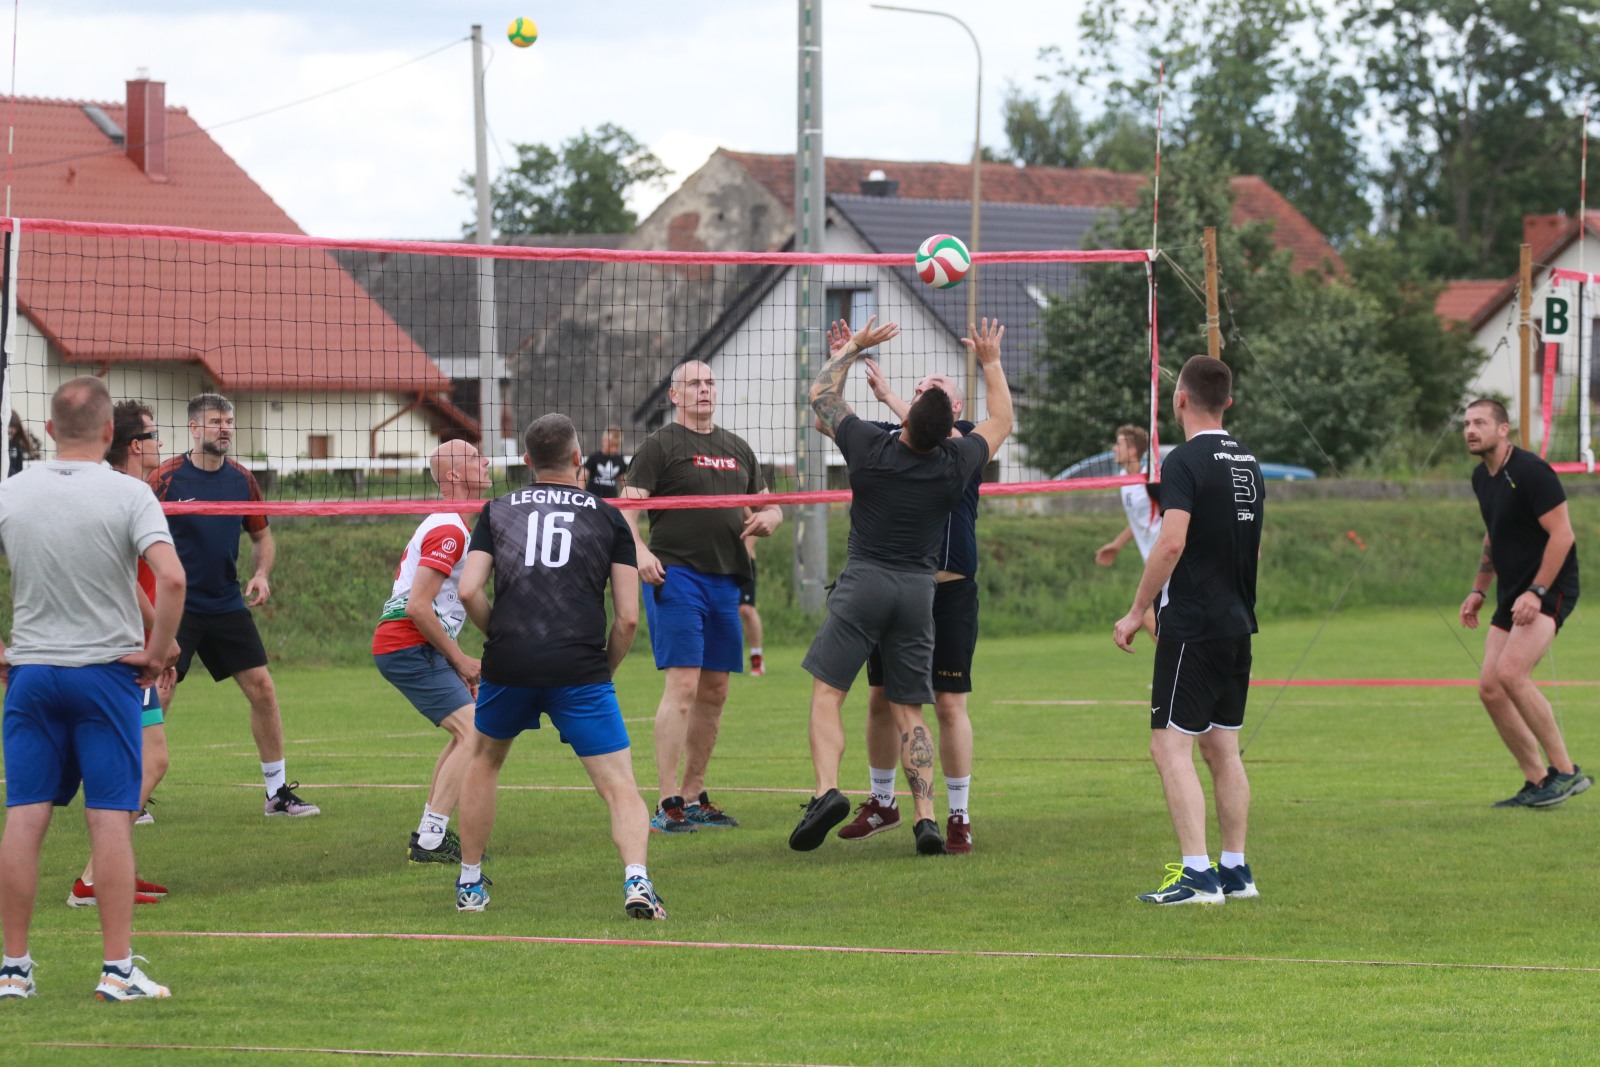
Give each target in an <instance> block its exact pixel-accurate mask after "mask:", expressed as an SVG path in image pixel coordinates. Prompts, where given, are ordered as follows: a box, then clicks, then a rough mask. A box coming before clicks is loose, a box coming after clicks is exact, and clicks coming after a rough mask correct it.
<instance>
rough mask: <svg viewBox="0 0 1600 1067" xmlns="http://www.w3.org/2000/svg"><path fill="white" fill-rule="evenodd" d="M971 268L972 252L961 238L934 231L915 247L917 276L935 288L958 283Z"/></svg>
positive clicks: (944, 287) (946, 287) (947, 286)
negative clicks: (919, 245) (920, 244)
mask: <svg viewBox="0 0 1600 1067" xmlns="http://www.w3.org/2000/svg"><path fill="white" fill-rule="evenodd" d="M971 269H972V253H970V252H968V251H967V246H966V245H964V244H962V243H961V238H959V237H952V236H951V235H950V234H948V233H936V234H934V235H933V236H932V237H930V238H928V239H927V240H926V241H924V242H922V246H921V247H920V248H918V249H917V277H919V278H921V279H922V280H923V281H925V282H927V283H928V284H929V285H931V286H933V287H934V288H936V289H949V288H950V287H951V286H953V285H960V284H961V279H963V278H965V277H966V276H967V271H969V270H971Z"/></svg>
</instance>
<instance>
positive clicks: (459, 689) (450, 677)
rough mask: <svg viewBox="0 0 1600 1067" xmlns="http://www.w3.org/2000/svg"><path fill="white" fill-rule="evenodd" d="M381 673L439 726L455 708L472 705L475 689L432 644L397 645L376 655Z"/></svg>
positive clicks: (457, 709) (413, 705) (374, 657)
mask: <svg viewBox="0 0 1600 1067" xmlns="http://www.w3.org/2000/svg"><path fill="white" fill-rule="evenodd" d="M372 662H374V663H376V664H377V665H378V673H379V674H381V675H383V677H384V680H385V681H387V682H388V683H389V684H390V685H392V686H394V687H395V688H396V689H398V690H400V695H401V696H403V697H405V698H406V699H407V700H409V701H411V706H412V707H414V708H416V709H417V710H418V711H420V712H422V714H423V715H424V716H426V717H427V720H428V721H429V722H431V723H433V725H435V726H438V725H440V724H441V723H443V722H444V721H445V719H447V718H449V717H450V713H451V712H455V711H460V710H461V709H462V708H466V707H471V706H472V691H471V690H469V689H468V688H467V683H465V682H463V681H462V680H461V675H459V674H457V673H456V672H455V668H454V667H451V666H450V664H448V663H446V662H445V658H444V656H442V655H440V653H439V650H438V649H437V648H434V647H433V646H432V645H412V646H411V647H410V648H397V649H395V650H394V651H393V652H384V653H381V654H379V655H375V656H373V657H372Z"/></svg>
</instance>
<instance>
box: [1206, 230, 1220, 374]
mask: <svg viewBox="0 0 1600 1067" xmlns="http://www.w3.org/2000/svg"><path fill="white" fill-rule="evenodd" d="M1205 246H1206V353H1207V354H1208V355H1209V356H1210V357H1211V358H1212V359H1221V358H1222V316H1221V314H1220V312H1219V310H1218V306H1217V304H1218V301H1217V290H1218V288H1219V286H1218V284H1217V281H1218V279H1217V228H1216V227H1215V226H1207V227H1206V235H1205Z"/></svg>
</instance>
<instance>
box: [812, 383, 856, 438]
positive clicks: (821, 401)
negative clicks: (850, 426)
mask: <svg viewBox="0 0 1600 1067" xmlns="http://www.w3.org/2000/svg"><path fill="white" fill-rule="evenodd" d="M811 410H812V411H815V412H816V413H817V421H818V422H820V423H822V431H823V432H824V433H826V434H827V435H828V436H829V437H832V436H833V428H834V427H835V426H837V425H839V420H840V419H842V418H844V417H845V416H846V415H848V414H850V405H849V404H846V403H845V402H844V400H843V398H841V397H839V396H838V395H837V394H835V393H824V394H822V395H821V396H819V397H817V398H816V399H815V400H813V401H812V402H811Z"/></svg>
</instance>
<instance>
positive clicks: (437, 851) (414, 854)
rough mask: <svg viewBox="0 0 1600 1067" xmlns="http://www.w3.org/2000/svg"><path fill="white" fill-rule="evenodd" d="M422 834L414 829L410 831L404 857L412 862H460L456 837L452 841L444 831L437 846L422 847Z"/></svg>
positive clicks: (459, 847)
mask: <svg viewBox="0 0 1600 1067" xmlns="http://www.w3.org/2000/svg"><path fill="white" fill-rule="evenodd" d="M421 841H422V835H421V834H419V833H417V832H416V831H415V830H413V831H411V846H410V847H409V848H408V849H407V850H406V858H407V859H409V860H410V861H411V862H412V863H460V862H461V841H460V839H459V838H457V839H456V840H455V841H454V842H452V841H451V840H450V835H449V834H448V833H446V834H445V835H444V840H443V841H441V842H439V847H438V848H423V847H422V845H421Z"/></svg>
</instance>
